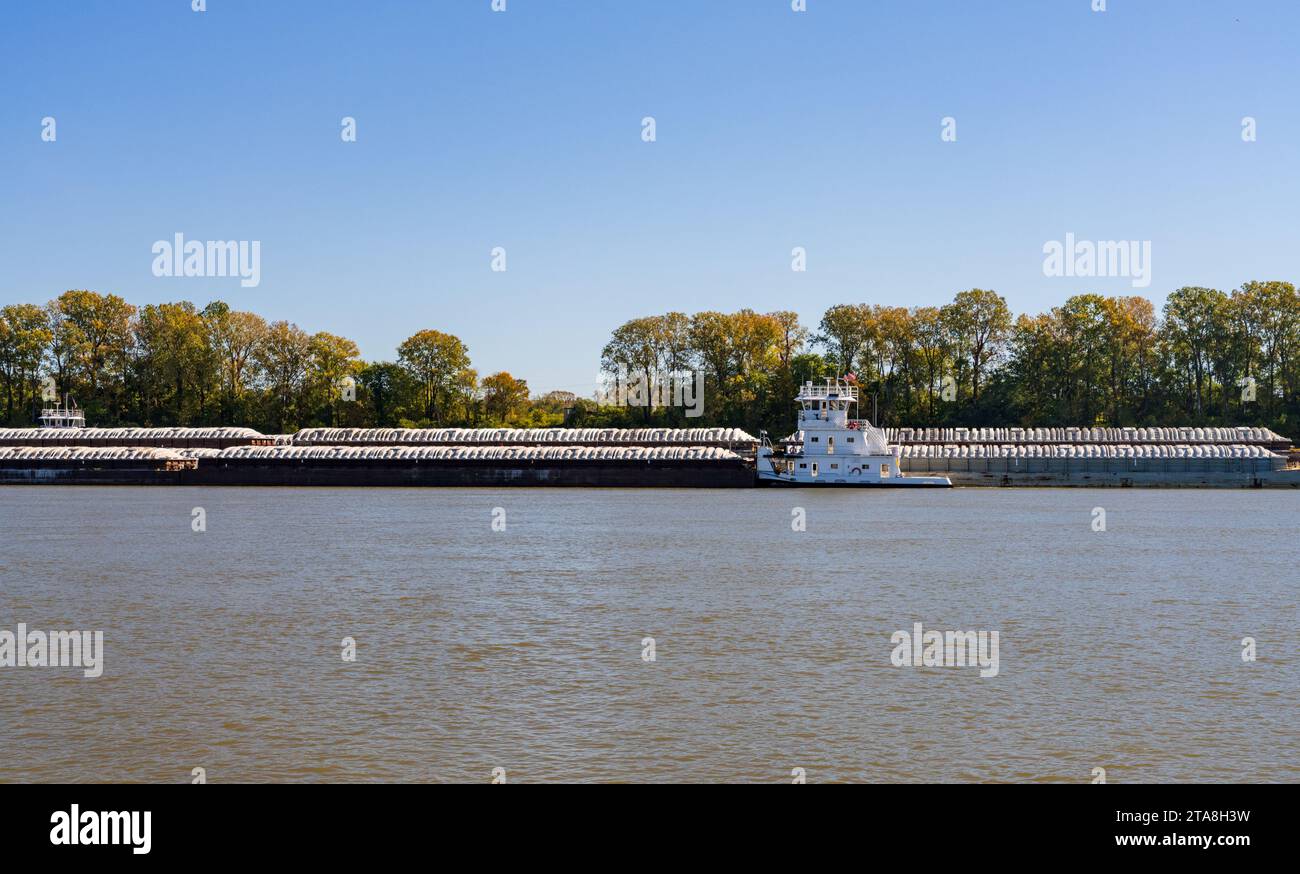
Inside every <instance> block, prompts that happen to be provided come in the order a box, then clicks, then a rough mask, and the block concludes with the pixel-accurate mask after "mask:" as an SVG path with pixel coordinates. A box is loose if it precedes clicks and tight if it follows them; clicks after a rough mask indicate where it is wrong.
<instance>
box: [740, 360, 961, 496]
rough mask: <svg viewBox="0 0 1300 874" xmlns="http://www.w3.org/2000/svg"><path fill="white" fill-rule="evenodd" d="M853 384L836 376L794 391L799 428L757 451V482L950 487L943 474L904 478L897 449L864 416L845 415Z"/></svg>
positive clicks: (854, 399) (854, 391)
mask: <svg viewBox="0 0 1300 874" xmlns="http://www.w3.org/2000/svg"><path fill="white" fill-rule="evenodd" d="M857 402H858V387H857V386H856V385H854V384H853V383H852V382H849V381H847V380H841V379H838V378H835V379H827V380H826V384H825V385H814V384H813V383H812V382H806V383H804V384H803V387H802V388H800V389H799V395H798V397H796V398H795V403H797V404H798V405H799V430H798V431H797V432H796V433H795V435H794V436H793V437H792V438H791V439H789V440H786V441H783V442H782V445H781V447H780V448H777V449H774V448H773V447H772V445H771V443H770V442H769V441H768V440H766V439H764V441H763V445H762V446H760V447H759V449H758V456H757V466H758V481H759V484H760V485H777V484H780V485H794V486H866V487H876V488H885V487H888V488H904V487H906V488H917V487H922V488H923V487H930V488H951V487H952V482H951V481H950V480H949V479H948V477H946V476H904V475H903V470H902V465H901V464H900V463H899V457H898V455H899V453H898V448H897V447H892V448H891V447H890V445H889V441H888V440H886V439H885V432H884V431H882V430H880V429H879V428H877V427H876V426H874V425H872V424H871V423H870V422H869V421H867V420H866V419H850V418H849V407H850V406H853V405H854V404H856V403H857Z"/></svg>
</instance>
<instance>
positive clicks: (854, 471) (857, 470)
mask: <svg viewBox="0 0 1300 874" xmlns="http://www.w3.org/2000/svg"><path fill="white" fill-rule="evenodd" d="M851 472H852V473H854V474H859V473H862V468H860V467H855V468H853V470H852V471H851Z"/></svg>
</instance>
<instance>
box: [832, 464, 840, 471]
mask: <svg viewBox="0 0 1300 874" xmlns="http://www.w3.org/2000/svg"><path fill="white" fill-rule="evenodd" d="M839 469H840V466H839V465H838V464H832V465H831V470H839Z"/></svg>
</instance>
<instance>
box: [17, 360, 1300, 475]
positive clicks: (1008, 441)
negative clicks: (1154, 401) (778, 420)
mask: <svg viewBox="0 0 1300 874" xmlns="http://www.w3.org/2000/svg"><path fill="white" fill-rule="evenodd" d="M857 397H858V394H857V386H855V385H853V384H852V383H851V382H848V381H841V380H828V381H827V382H826V384H825V385H815V384H813V383H806V384H805V385H804V386H803V387H802V388H801V389H800V392H799V395H798V396H797V397H796V398H795V402H796V403H797V404H798V405H799V429H798V430H797V431H796V432H795V433H793V434H791V435H790V436H789V437H787V438H786V439H784V440H782V441H780V442H779V444H778V445H777V446H773V445H772V443H771V442H770V441H769V440H768V439H767V437H766V435H764V436H763V438H762V439H761V440H760V439H758V438H755V437H753V436H751V435H750V434H748V433H746V432H745V431H742V430H740V429H737V428H412V429H407V428H306V429H303V430H301V431H298V432H297V433H296V434H290V435H265V434H261V433H259V432H257V431H254V430H252V429H249V428H87V427H84V420H83V419H82V418H81V415H80V412H79V411H77V410H75V407H72V406H71V405H67V404H65V406H64V407H61V408H58V409H55V410H46V411H44V412H43V414H42V417H41V421H42V423H43V424H44V425H45V427H41V428H10V429H2V428H0V484H70V485H89V484H113V485H284V486H312V485H322V486H507V485H538V486H622V487H644V486H665V487H673V488H682V487H703V488H747V487H752V486H755V485H784V486H811V487H824V486H874V487H882V486H888V487H924V486H929V487H936V486H937V487H948V486H949V485H958V486H1018V485H1025V486H1089V487H1095V486H1120V487H1124V486H1153V487H1200V488H1204V487H1229V488H1251V487H1255V488H1260V487H1286V488H1300V456H1297V454H1296V452H1295V450H1294V449H1292V448H1291V447H1290V443H1289V441H1287V440H1286V438H1284V437H1282V436H1281V435H1278V434H1276V433H1274V432H1272V431H1269V430H1268V429H1265V428H1039V429H1033V428H1030V429H1023V428H983V429H938V428H898V429H881V428H877V427H875V426H874V425H873V424H872V423H871V422H869V421H866V420H862V419H850V418H849V415H848V413H849V406H850V404H852V403H856V401H857ZM1288 452H1289V453H1290V455H1291V457H1290V460H1288V456H1287V454H1286V453H1288Z"/></svg>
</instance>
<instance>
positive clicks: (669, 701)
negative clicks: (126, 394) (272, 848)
mask: <svg viewBox="0 0 1300 874" xmlns="http://www.w3.org/2000/svg"><path fill="white" fill-rule="evenodd" d="M1096 507H1100V508H1101V509H1102V510H1104V512H1105V530H1104V531H1097V530H1094V527H1096V524H1097V522H1098V520H1099V519H1100V515H1099V514H1098V513H1097V512H1096V511H1095V510H1094V508H1096ZM195 508H202V509H203V511H204V515H205V517H206V531H201V532H196V531H194V530H192V529H193V525H194V521H193V520H194V509H195ZM495 508H500V509H499V510H495ZM795 508H802V509H803V514H804V516H805V517H806V530H803V531H796V530H793V529H794V527H796V526H793V525H792V522H797V521H798V519H797V518H796V517H797V515H798V513H797V511H796V513H795V515H792V511H794V510H795ZM494 511H495V512H494ZM501 511H504V512H503V513H502V512H501ZM494 518H495V519H496V520H497V521H498V524H497V526H496V527H497V528H500V527H502V525H501V522H502V521H503V522H504V530H494V527H493V521H494ZM1298 526H1300V494H1297V493H1294V492H1270V491H1265V492H1260V491H1219V490H1161V491H1142V490H1082V489H1059V490H1057V489H1023V490H1009V489H956V490H952V491H928V490H926V491H917V492H901V491H857V492H855V491H844V490H836V491H815V490H742V491H712V490H702V491H685V490H680V491H679V490H653V489H643V490H623V489H619V490H594V489H572V490H570V489H540V488H535V489H475V490H469V489H386V490H362V489H288V488H266V489H256V488H152V489H150V488H124V487H90V488H85V487H22V486H19V487H13V486H10V487H0V629H5V630H8V631H10V632H15V631H16V630H17V624H18V623H20V622H22V623H25V624H26V625H27V627H28V629H42V630H47V631H50V630H73V629H85V630H101V631H102V632H103V635H104V660H103V673H102V675H101V676H99V677H96V678H86V677H84V676H83V672H82V670H80V669H78V668H72V667H33V666H16V665H15V666H13V667H0V732H2V735H3V740H2V741H0V781H22V782H32V781H76V782H81V781H87V782H90V781H148V782H173V783H175V782H188V781H190V780H191V779H192V777H191V773H192V769H194V768H196V767H202V768H204V769H205V773H206V778H207V780H208V781H209V782H214V783H215V782H234V781H248V782H273V781H469V782H489V781H491V780H492V779H493V774H494V770H495V769H504V772H502V771H495V773H496V774H497V775H498V777H499V776H500V775H501V774H502V773H504V775H505V779H506V780H507V781H508V782H512V783H513V782H518V783H528V782H548V781H757V782H781V781H785V782H789V781H791V780H792V779H794V777H793V776H792V775H794V774H797V773H802V774H804V775H805V777H806V780H807V781H808V782H810V783H813V782H826V781H869V782H883V781H930V782H933V781H943V782H948V781H953V782H965V781H1033V782H1040V781H1041V782H1047V781H1064V782H1075V783H1087V782H1090V781H1092V780H1093V779H1094V776H1093V774H1094V769H1095V768H1104V769H1105V773H1106V779H1107V781H1108V782H1111V783H1119V782H1163V781H1189V782H1201V781H1247V782H1251V781H1285V782H1296V781H1300V731H1298V730H1297V721H1296V717H1297V709H1296V696H1297V692H1300V668H1298V667H1297V662H1296V656H1297V651H1298V649H1300V647H1298V646H1297V644H1298V643H1300V635H1298V634H1297V627H1298V626H1297V618H1298V617H1297V601H1298V600H1300V597H1298V594H1297V593H1298V591H1300V571H1298V570H1297V568H1298V567H1300V537H1298V536H1297V535H1298V533H1300V532H1298ZM916 622H920V623H923V627H924V629H927V630H939V631H959V630H960V631H967V630H969V631H997V632H998V639H999V655H998V672H997V675H996V676H990V677H982V676H981V675H980V668H979V667H978V666H975V667H970V666H966V667H961V666H932V667H925V666H916V667H913V666H908V665H902V666H898V665H895V664H894V663H893V662H892V661H891V653H893V651H894V648H895V647H894V644H893V643H891V635H893V634H894V632H896V631H901V630H906V631H909V632H910V631H912V630H913V627H914V623H916ZM346 637H351V638H353V639H354V640H355V641H356V660H355V661H351V662H349V661H345V660H344V659H343V639H344V638H346ZM1246 637H1251V638H1254V640H1255V646H1256V660H1255V661H1253V662H1250V661H1244V660H1243V658H1242V652H1243V645H1242V640H1243V638H1246ZM645 638H653V639H654V640H653V649H654V652H653V656H654V658H653V660H652V661H651V660H647V659H648V658H649V655H650V653H649V644H648V643H645V642H643V641H644V639H645ZM796 769H803V770H802V772H797V771H796Z"/></svg>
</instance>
